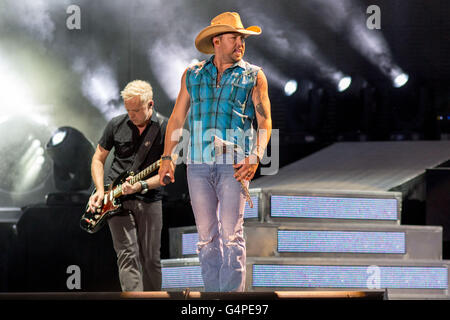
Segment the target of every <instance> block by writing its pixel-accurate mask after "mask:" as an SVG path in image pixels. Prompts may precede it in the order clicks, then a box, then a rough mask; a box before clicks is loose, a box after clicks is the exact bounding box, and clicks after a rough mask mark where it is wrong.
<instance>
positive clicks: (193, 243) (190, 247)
mask: <svg viewBox="0 0 450 320" xmlns="http://www.w3.org/2000/svg"><path fill="white" fill-rule="evenodd" d="M181 241H182V244H181V254H183V255H188V254H197V242H198V233H183V235H182V237H181Z"/></svg>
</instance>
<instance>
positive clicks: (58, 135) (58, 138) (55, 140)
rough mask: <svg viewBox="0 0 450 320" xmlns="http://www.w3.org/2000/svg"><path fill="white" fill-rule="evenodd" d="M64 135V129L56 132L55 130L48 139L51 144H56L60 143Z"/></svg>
mask: <svg viewBox="0 0 450 320" xmlns="http://www.w3.org/2000/svg"><path fill="white" fill-rule="evenodd" d="M66 135H67V133H66V131H57V132H55V134H54V135H53V136H52V138H51V140H50V141H51V144H52V145H53V146H56V145H58V144H60V143H61V142H62V141H63V140H64V138H65V137H66Z"/></svg>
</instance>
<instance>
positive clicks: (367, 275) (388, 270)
mask: <svg viewBox="0 0 450 320" xmlns="http://www.w3.org/2000/svg"><path fill="white" fill-rule="evenodd" d="M253 286H254V287H298V288H366V289H447V287H448V271H447V268H445V267H409V266H408V267H405V266H379V267H378V266H305V265H253Z"/></svg>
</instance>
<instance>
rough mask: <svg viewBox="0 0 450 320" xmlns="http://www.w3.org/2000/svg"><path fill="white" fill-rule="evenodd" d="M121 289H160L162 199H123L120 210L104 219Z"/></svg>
mask: <svg viewBox="0 0 450 320" xmlns="http://www.w3.org/2000/svg"><path fill="white" fill-rule="evenodd" d="M108 225H109V229H110V230H111V236H112V240H113V244H114V250H115V251H116V254H117V266H118V268H119V279H120V285H121V288H122V291H160V290H161V278H162V276H161V258H160V249H161V229H162V203H161V201H155V202H150V203H146V202H144V201H140V200H127V201H124V202H123V213H121V214H118V215H115V216H113V217H111V218H109V219H108Z"/></svg>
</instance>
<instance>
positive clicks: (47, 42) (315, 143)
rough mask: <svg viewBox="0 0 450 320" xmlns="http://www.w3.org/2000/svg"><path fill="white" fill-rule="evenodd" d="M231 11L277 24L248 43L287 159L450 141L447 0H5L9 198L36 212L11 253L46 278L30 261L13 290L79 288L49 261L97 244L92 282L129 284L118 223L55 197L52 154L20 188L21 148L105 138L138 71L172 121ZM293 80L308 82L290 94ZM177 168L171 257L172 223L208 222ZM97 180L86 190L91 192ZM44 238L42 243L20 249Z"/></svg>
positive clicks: (2, 65) (0, 131) (29, 213)
mask: <svg viewBox="0 0 450 320" xmlns="http://www.w3.org/2000/svg"><path fill="white" fill-rule="evenodd" d="M71 4H75V5H78V6H79V8H80V10H81V11H80V13H81V29H80V30H69V29H68V28H67V26H66V21H67V19H68V17H70V15H71V14H70V13H67V12H66V10H67V8H68V6H69V5H71ZM369 5H378V6H379V7H380V9H381V29H379V30H369V29H367V27H366V20H367V19H368V18H369V16H370V14H367V13H366V9H367V7H368V6H369ZM223 11H238V12H239V13H240V15H241V17H242V20H243V24H244V26H245V27H247V26H250V25H259V26H261V28H262V30H263V32H262V35H261V36H258V37H251V38H249V39H248V40H247V44H246V46H247V47H246V54H245V57H244V58H245V59H246V60H248V61H249V62H251V63H254V64H257V65H260V66H261V67H262V68H263V69H264V71H265V73H266V75H267V78H268V81H269V95H270V99H271V104H272V120H273V128H274V129H278V130H279V132H280V142H279V143H280V144H279V157H280V167H282V166H284V165H286V164H289V163H291V162H293V161H296V160H299V159H301V158H303V157H305V156H307V155H309V154H311V153H313V152H316V151H318V150H320V149H322V148H323V147H326V146H328V145H330V144H332V143H334V142H337V141H388V140H441V139H442V140H444V139H445V140H448V139H449V134H450V126H449V122H450V118H449V117H450V90H449V89H450V58H449V57H450V41H449V40H450V19H448V16H449V14H450V2H449V1H447V0H427V1H423V0H401V1H400V0H383V1H380V0H375V1H368V0H367V1H366V0H354V1H353V0H339V1H337V0H303V1H290V0H282V1H268V0H264V1H263V0H261V1H256V0H255V1H247V2H245V4H243V3H242V1H238V0H226V1H220V2H217V1H205V0H184V1H181V0H180V1H158V0H154V1H144V0H129V1H119V0H113V1H111V0H108V1H106V0H96V1H87V0H85V1H71V2H68V1H56V0H53V1H51V0H48V1H31V0H22V1H13V0H5V1H3V2H2V3H0V84H1V86H0V108H1V113H0V135H1V137H2V139H1V140H0V150H1V151H0V152H1V159H2V163H1V164H0V177H1V179H0V180H1V183H0V206H2V207H21V208H23V211H24V215H23V219H21V221H19V223H18V224H17V226H16V227H15V228H13V226H14V224H3V225H2V228H3V229H4V230H6V231H5V232H3V233H2V237H5V239H7V240H5V242H2V243H3V244H4V248H3V249H2V250H3V251H2V253H3V257H5V258H4V259H3V260H2V261H6V260H10V261H9V262H11V261H12V262H11V263H16V266H18V267H17V268H19V269H20V266H22V268H25V266H26V268H32V270H35V271H34V275H35V276H36V277H38V276H37V275H39V274H41V275H42V277H41V278H39V281H42V282H39V281H38V282H33V281H35V280H32V279H31V280H30V279H29V280H24V278H23V277H22V275H23V274H22V273H20V272H18V271H17V273H16V274H15V276H17V277H19V278H22V282H20V281H18V280H17V281H14V283H15V285H14V286H7V285H4V286H3V288H0V289H2V290H25V291H26V290H46V289H48V290H57V289H58V288H61V287H62V288H65V285H64V284H61V283H59V282H58V283H57V284H56V282H55V284H51V285H50V284H49V285H48V286H50V287H46V285H45V283H51V281H50V282H49V281H48V279H66V277H67V275H66V274H65V273H64V272H65V270H62V269H61V268H60V267H58V268H60V269H61V270H59V269H58V270H53V269H51V268H45V266H46V264H47V263H49V266H50V265H51V264H50V261H48V260H47V259H51V260H52V261H53V262H55V261H56V262H55V263H56V264H57V265H58V266H66V265H69V264H77V263H78V264H79V265H82V266H84V265H85V264H86V263H87V262H86V261H85V260H83V257H85V256H91V255H95V256H96V259H98V261H97V262H92V263H94V265H96V267H95V269H96V270H97V271H96V273H94V274H91V276H92V277H93V278H97V279H99V282H98V283H99V287H97V288H91V287H89V285H88V284H84V285H83V288H84V289H86V290H95V289H98V290H116V289H117V281H116V282H114V281H113V282H108V280H107V279H106V280H105V279H104V278H102V275H104V276H105V277H106V278H108V277H110V276H111V274H115V269H114V268H116V267H115V260H114V257H113V251H112V250H113V249H112V246H111V244H110V236H109V233H108V232H109V231H108V230H107V228H105V230H102V233H100V234H99V235H95V236H91V235H88V234H83V232H82V231H81V230H79V228H78V220H79V215H80V210H82V209H83V208H84V204H81V203H82V202H83V201H80V202H79V203H75V204H73V206H71V207H70V208H63V207H57V206H56V207H55V205H52V206H50V207H48V206H46V199H45V196H46V195H47V194H49V193H50V194H51V193H57V192H59V190H57V188H56V187H55V183H54V179H53V178H54V171H53V170H54V169H53V162H52V159H51V158H50V157H49V156H48V154H47V153H44V154H43V155H42V156H43V157H44V160H45V161H44V162H43V163H42V164H41V166H40V167H39V168H40V169H39V170H40V171H37V173H36V175H35V176H34V178H33V179H31V178H30V179H31V180H30V181H29V182H28V185H27V186H20V185H19V184H18V182H17V181H21V180H22V177H23V172H24V171H26V168H25V167H21V165H22V161H21V159H22V157H23V156H24V154H25V153H26V152H27V150H28V149H29V148H30V145H31V143H32V141H33V140H38V141H40V143H41V146H44V145H45V144H46V143H47V142H48V141H49V139H50V138H51V137H52V134H53V133H54V132H55V130H56V129H57V128H59V127H61V126H70V127H73V128H76V129H77V130H79V131H80V132H82V133H83V134H84V135H85V137H86V138H87V139H88V140H89V141H90V142H91V143H92V145H93V146H95V145H96V143H97V141H98V138H99V137H100V136H101V134H102V131H103V128H104V127H105V125H106V122H107V121H108V120H109V119H110V118H111V117H113V116H114V115H116V114H119V113H122V112H124V108H123V102H122V101H121V99H120V98H119V92H120V90H122V89H123V88H124V87H125V85H126V84H127V83H128V82H129V81H132V80H134V79H144V80H147V81H149V82H150V83H151V84H152V86H153V88H154V100H155V104H156V109H157V111H158V113H159V116H160V117H161V118H168V117H169V116H170V114H171V111H172V108H173V104H174V101H175V98H176V94H177V92H178V89H179V81H180V77H181V73H182V72H183V70H184V68H186V66H187V65H188V64H189V63H190V62H191V61H192V59H198V60H202V59H204V58H206V56H205V55H202V54H200V53H199V52H198V51H196V49H195V47H194V38H195V36H196V35H197V33H198V32H199V31H200V30H201V29H202V28H204V27H206V26H207V25H209V23H210V20H211V18H212V17H214V16H215V15H217V14H219V13H221V12H223ZM395 68H399V69H401V70H402V71H403V72H405V73H407V74H408V75H409V81H408V82H407V83H406V85H404V86H403V87H400V88H395V87H394V86H393V84H392V78H390V77H389V70H391V69H395ZM335 74H341V75H348V76H351V77H352V83H351V86H350V87H349V88H348V89H347V90H345V91H344V92H339V91H338V90H337V88H336V81H335V80H333V75H335ZM290 79H294V80H296V81H297V82H298V90H297V91H296V92H295V93H294V94H293V95H291V96H286V95H285V93H284V84H285V82H286V81H288V80H290ZM30 137H31V138H30ZM86 170H89V168H86ZM258 176H259V172H258V174H257V176H256V177H258ZM176 178H177V183H176V184H175V185H172V186H170V187H169V188H167V189H166V195H165V198H164V230H163V239H162V243H163V247H162V252H161V253H162V258H167V257H168V240H169V239H168V228H170V227H176V226H184V225H192V224H194V220H193V215H192V210H191V208H190V205H189V195H188V192H187V188H186V177H185V167H184V166H180V167H179V169H177V177H176ZM430 179H431V178H430ZM433 179H434V178H433ZM89 191H90V189H86V190H84V191H82V192H83V193H85V196H86V197H87V196H88V194H89ZM443 194H445V193H443ZM447 194H448V193H447ZM407 205H408V206H409V207H408V208H406V209H407V210H403V215H404V216H402V222H403V223H411V224H425V223H426V221H425V220H426V219H425V212H426V204H425V203H423V202H421V203H414V202H408V203H407ZM43 208H47V209H48V210H45V209H43ZM408 212H409V213H410V214H409V215H408ZM36 217H37V218H36ZM64 230H65V231H64ZM50 235H54V236H53V237H51V236H50ZM55 237H61V238H56V239H55ZM8 239H9V240H8ZM16 239H19V240H18V241H17V242H15V241H16ZM50 239H52V240H50ZM8 241H11V243H14V244H11V245H10V246H9V245H8V243H10V242H8ZM45 241H47V242H45ZM73 243H76V244H78V246H76V247H71V246H73ZM31 244H33V247H34V248H36V249H35V250H38V251H36V252H34V253H30V252H28V251H27V252H28V253H29V254H28V255H27V256H26V257H25V256H24V255H23V254H22V255H20V254H19V256H17V252H23V250H31V249H30V248H32V245H31ZM100 244H102V245H100ZM79 246H81V247H82V248H85V250H86V251H83V250H84V249H83V250H81V249H80V248H79ZM13 248H16V250H13ZM17 248H19V249H17ZM25 248H28V249H25ZM61 248H64V249H63V251H65V250H67V251H71V252H72V253H76V254H75V255H76V256H77V261H75V262H73V263H72V262H69V261H68V260H67V261H66V260H64V257H63V256H61ZM20 250H22V251H20ZM96 250H97V251H96ZM8 252H11V255H8V254H7V253H8ZM84 252H86V255H85V253H84ZM20 259H28V260H27V261H26V262H23V261H22V262H20V261H21V260H20ZM33 259H35V260H33ZM55 259H56V260H55ZM58 259H59V260H58ZM4 265H5V264H3V267H2V268H6V267H5V266H4ZM36 265H41V267H42V268H43V269H40V268H41V267H39V268H37V267H36ZM36 268H37V269H36ZM85 268H88V266H87V265H86V266H85ZM19 269H16V270H19ZM22 271H23V272H25V273H26V274H29V273H27V271H26V270H22ZM30 272H31V271H30ZM61 273H63V275H62V276H61ZM56 274H59V275H60V276H56ZM106 275H108V276H106ZM45 277H47V282H45V281H44V280H45V279H44V278H45ZM60 277H61V278H60ZM4 279H5V278H4ZM9 279H12V278H9ZM33 279H35V278H33ZM102 279H103V280H102ZM116 280H117V279H116ZM36 281H37V280H36ZM55 281H56V280H55ZM58 281H59V280H58ZM86 281H87V280H86ZM10 282H11V281H10ZM3 283H5V282H3Z"/></svg>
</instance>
